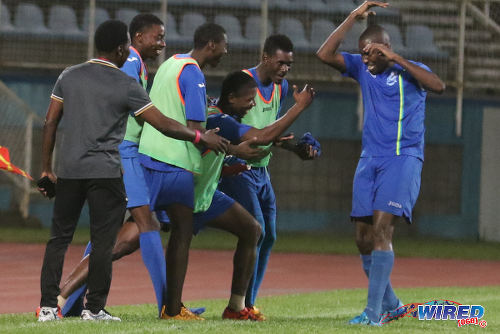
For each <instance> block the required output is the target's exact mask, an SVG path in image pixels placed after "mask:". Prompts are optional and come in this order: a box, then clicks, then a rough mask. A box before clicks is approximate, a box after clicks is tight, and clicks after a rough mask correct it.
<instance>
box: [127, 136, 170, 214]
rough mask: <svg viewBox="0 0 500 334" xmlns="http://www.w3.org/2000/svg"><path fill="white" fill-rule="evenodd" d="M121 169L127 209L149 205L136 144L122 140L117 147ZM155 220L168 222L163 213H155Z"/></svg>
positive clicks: (146, 187) (147, 191)
mask: <svg viewBox="0 0 500 334" xmlns="http://www.w3.org/2000/svg"><path fill="white" fill-rule="evenodd" d="M118 149H119V151H120V156H121V157H122V158H121V162H122V167H123V183H124V184H125V192H126V193H127V199H128V201H127V209H132V208H136V207H139V206H144V205H149V189H148V186H147V184H146V180H145V179H144V169H143V167H142V165H141V164H140V163H139V153H138V151H137V144H136V143H134V142H131V141H128V140H124V141H123V142H122V143H121V144H120V145H119V146H118ZM155 213H156V218H157V219H158V220H159V221H160V222H161V223H168V222H170V220H169V218H168V216H167V213H166V212H165V211H156V212H155Z"/></svg>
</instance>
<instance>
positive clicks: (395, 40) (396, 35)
mask: <svg viewBox="0 0 500 334" xmlns="http://www.w3.org/2000/svg"><path fill="white" fill-rule="evenodd" d="M381 26H382V27H383V28H384V29H385V31H387V33H388V34H389V36H390V38H391V47H392V49H393V50H394V51H396V52H398V53H402V54H404V53H405V51H406V47H405V46H404V44H403V37H402V36H401V31H400V30H399V27H398V26H397V25H395V24H392V23H383V24H381Z"/></svg>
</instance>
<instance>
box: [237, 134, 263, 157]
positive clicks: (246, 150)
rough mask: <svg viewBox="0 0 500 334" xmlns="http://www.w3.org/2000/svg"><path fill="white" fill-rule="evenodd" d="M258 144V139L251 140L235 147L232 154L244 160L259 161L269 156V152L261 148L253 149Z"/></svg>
mask: <svg viewBox="0 0 500 334" xmlns="http://www.w3.org/2000/svg"><path fill="white" fill-rule="evenodd" d="M255 142H257V137H253V138H250V139H248V140H245V141H243V142H241V143H239V144H238V145H237V146H233V147H232V149H231V154H232V155H235V156H237V157H238V158H241V159H244V160H258V159H262V158H264V157H265V156H266V155H268V154H269V150H263V149H261V148H259V147H253V145H255Z"/></svg>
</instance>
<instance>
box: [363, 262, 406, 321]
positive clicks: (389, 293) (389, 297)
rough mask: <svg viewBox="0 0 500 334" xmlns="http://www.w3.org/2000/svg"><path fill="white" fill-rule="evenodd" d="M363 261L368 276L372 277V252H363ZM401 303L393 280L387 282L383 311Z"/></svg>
mask: <svg viewBox="0 0 500 334" xmlns="http://www.w3.org/2000/svg"><path fill="white" fill-rule="evenodd" d="M361 261H363V270H364V271H365V274H366V277H368V278H369V277H370V266H371V264H372V256H371V254H361ZM398 305H399V299H398V297H397V296H396V294H395V293H394V290H393V289H392V285H391V281H390V280H389V282H388V283H387V287H386V288H385V293H384V298H383V299H382V312H385V311H390V310H393V309H395V308H396V307H397V306H398Z"/></svg>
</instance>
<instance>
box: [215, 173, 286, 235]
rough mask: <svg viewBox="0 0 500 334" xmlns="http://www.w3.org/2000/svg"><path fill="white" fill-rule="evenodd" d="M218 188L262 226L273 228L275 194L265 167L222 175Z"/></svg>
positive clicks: (274, 220) (274, 221)
mask: <svg viewBox="0 0 500 334" xmlns="http://www.w3.org/2000/svg"><path fill="white" fill-rule="evenodd" d="M219 189H220V190H221V191H223V192H224V193H226V194H228V196H230V197H231V198H234V199H235V200H236V201H237V202H238V203H240V204H241V205H242V206H243V207H244V208H245V209H246V210H247V211H248V212H250V213H251V214H252V216H254V217H255V219H257V221H258V222H259V223H260V224H261V226H262V227H263V228H264V227H265V225H270V227H271V228H272V229H275V226H274V225H275V224H276V196H275V195H274V190H273V186H272V185H271V179H270V177H269V173H268V172H267V168H266V167H252V169H250V170H248V171H245V172H243V173H241V174H239V175H235V176H224V177H223V178H222V180H221V182H220V184H219ZM266 230H267V228H266Z"/></svg>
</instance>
